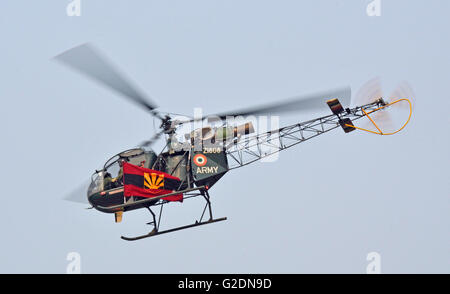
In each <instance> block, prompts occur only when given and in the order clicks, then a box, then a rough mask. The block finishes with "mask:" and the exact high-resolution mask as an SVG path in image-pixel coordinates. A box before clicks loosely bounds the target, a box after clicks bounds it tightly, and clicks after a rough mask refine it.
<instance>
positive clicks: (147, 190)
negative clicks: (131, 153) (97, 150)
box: [123, 162, 183, 201]
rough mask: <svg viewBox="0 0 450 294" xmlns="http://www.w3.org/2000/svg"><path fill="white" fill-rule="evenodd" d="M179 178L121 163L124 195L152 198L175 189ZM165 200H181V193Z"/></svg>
mask: <svg viewBox="0 0 450 294" xmlns="http://www.w3.org/2000/svg"><path fill="white" fill-rule="evenodd" d="M180 184H181V181H180V179H179V178H177V177H174V176H171V175H169V174H167V173H164V172H161V171H157V170H152V169H148V168H143V167H139V166H136V165H133V164H130V163H127V162H124V163H123V187H124V196H125V197H130V196H139V197H146V198H152V197H155V196H160V195H164V194H168V193H172V192H174V191H176V190H177V189H178V188H179V187H180ZM163 199H164V200H167V201H183V194H177V195H171V196H167V197H164V198H163Z"/></svg>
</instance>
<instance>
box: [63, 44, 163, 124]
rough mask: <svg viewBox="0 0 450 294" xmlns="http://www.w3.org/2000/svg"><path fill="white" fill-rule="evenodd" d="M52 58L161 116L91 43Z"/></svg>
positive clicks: (152, 104)
mask: <svg viewBox="0 0 450 294" xmlns="http://www.w3.org/2000/svg"><path fill="white" fill-rule="evenodd" d="M54 59H55V60H57V61H59V62H61V63H63V64H65V65H67V66H69V67H71V68H73V69H75V70H76V71H78V72H81V73H82V74H85V75H87V76H88V77H90V78H91V79H93V80H95V81H97V82H98V83H100V84H102V85H104V86H106V87H109V88H111V89H113V90H115V91H117V92H119V93H120V94H122V95H124V96H125V97H127V98H129V99H130V100H132V101H133V102H135V103H137V104H138V105H140V106H141V107H143V108H144V109H146V110H147V111H150V112H151V113H152V114H153V115H155V116H157V117H158V118H161V117H160V116H159V115H158V114H157V112H156V111H155V110H154V109H155V108H156V107H157V106H156V104H154V103H152V102H150V101H149V100H148V99H147V98H146V97H145V96H144V95H143V94H142V93H140V92H139V91H138V90H137V89H136V88H135V87H134V86H132V85H131V83H130V82H129V81H127V79H125V77H123V76H122V75H121V74H120V73H119V72H118V70H116V69H115V68H114V67H113V66H112V64H111V63H110V62H108V61H107V60H106V58H105V57H104V56H102V54H100V53H99V52H98V51H97V50H96V49H95V48H94V47H93V46H92V45H90V44H88V43H86V44H83V45H80V46H78V47H75V48H72V49H70V50H68V51H66V52H63V53H61V54H60V55H58V56H55V57H54Z"/></svg>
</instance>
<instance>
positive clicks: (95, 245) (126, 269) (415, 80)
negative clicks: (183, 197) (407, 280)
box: [0, 0, 450, 273]
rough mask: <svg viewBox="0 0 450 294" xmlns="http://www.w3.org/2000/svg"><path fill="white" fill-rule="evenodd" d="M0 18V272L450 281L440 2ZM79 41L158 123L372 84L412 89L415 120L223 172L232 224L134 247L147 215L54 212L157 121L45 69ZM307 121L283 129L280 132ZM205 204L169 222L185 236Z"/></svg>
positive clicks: (188, 4)
mask: <svg viewBox="0 0 450 294" xmlns="http://www.w3.org/2000/svg"><path fill="white" fill-rule="evenodd" d="M69 2H70V1H69V0H67V1H56V0H48V1H23V0H22V1H11V0H10V1H2V2H1V4H0V37H1V42H0V58H1V67H0V80H1V81H2V83H1V84H0V97H1V101H2V104H1V107H0V122H1V126H2V139H1V142H2V144H0V150H1V153H2V154H3V155H4V157H3V159H2V161H3V168H2V169H1V170H0V178H1V179H2V180H1V186H2V191H3V192H2V193H1V194H2V203H3V209H2V212H1V215H2V222H1V224H0V228H1V232H2V235H3V237H2V242H1V246H0V249H1V250H0V272H2V273H64V272H65V270H66V266H67V264H68V261H66V256H67V254H68V253H69V252H71V251H76V252H79V253H80V254H81V267H82V272H83V273H99V272H102V273H204V272H208V273H223V272H227V273H228V272H230V273H365V270H366V266H367V263H368V262H367V261H366V256H367V254H368V253H369V252H372V251H376V252H378V253H380V254H381V264H382V272H384V273H444V272H445V273H449V272H450V236H449V226H450V216H449V208H450V198H449V196H450V195H449V178H448V176H449V174H448V167H449V143H450V140H449V127H448V126H449V120H448V109H449V107H450V103H449V101H450V100H449V98H450V97H449V92H448V91H449V82H450V80H449V74H450V72H449V68H450V61H449V60H450V59H449V57H448V52H450V40H449V32H448V28H449V27H450V26H449V25H450V20H449V17H448V14H449V12H450V2H449V1H447V0H441V1H438V0H433V1H420V0H416V1H412V0H408V1H407V0H398V1H387V0H382V15H381V16H380V17H368V16H367V14H366V6H367V4H368V3H369V2H370V1H368V0H367V1H366V0H351V1H350V0H349V1H343V0H341V1H338V0H319V1H261V0H258V1H256V0H255V1H207V0H204V1H113V0H108V1H107V0H97V1H87V0H82V15H81V16H80V17H68V16H67V15H66V5H67V4H68V3H69ZM85 42H92V43H94V44H95V45H96V46H97V47H99V48H101V49H102V51H104V52H106V54H107V56H108V57H109V58H110V59H112V60H113V61H114V63H115V64H116V65H118V66H119V67H120V68H121V69H122V70H123V71H124V72H125V73H126V74H127V76H128V77H130V78H131V79H132V80H133V81H134V82H135V83H136V84H137V85H139V87H140V89H142V90H143V91H145V92H146V93H148V94H149V95H150V96H151V97H153V98H154V99H155V101H157V103H159V105H160V106H161V109H162V110H165V111H172V112H177V113H186V114H188V115H192V113H193V108H194V107H203V110H204V111H205V112H207V113H217V112H222V111H225V110H230V109H235V108H237V107H238V106H242V107H246V106H252V105H255V104H258V103H270V102H273V101H276V100H277V99H283V98H288V97H292V96H295V95H299V94H303V93H310V92H314V91H321V90H326V89H330V88H334V87H337V86H342V85H347V84H349V85H351V86H352V89H353V90H354V92H356V90H357V89H358V88H359V87H360V86H361V85H362V84H363V83H364V82H366V81H367V80H369V79H371V78H372V77H374V76H381V77H382V81H383V86H384V90H385V92H386V93H389V92H390V91H391V90H393V88H394V87H395V85H396V84H398V83H399V82H401V81H402V80H407V81H408V82H409V83H410V84H411V85H412V86H413V88H414V91H415V94H416V97H415V111H414V114H413V120H412V122H411V123H410V125H408V127H407V128H406V129H405V130H404V131H403V132H401V133H400V134H398V135H396V136H392V137H380V136H374V135H370V134H365V133H360V132H353V133H352V134H349V135H345V134H344V133H343V132H342V131H341V130H336V131H334V132H332V133H329V134H327V135H324V136H321V137H319V138H317V139H314V140H311V141H308V142H306V143H304V144H301V145H300V146H297V147H294V148H292V149H289V150H287V151H284V152H283V153H281V154H280V158H279V160H278V161H276V162H273V163H256V164H253V165H250V166H248V167H245V168H242V169H238V170H235V171H233V172H230V173H229V174H227V175H226V176H225V177H224V178H223V179H222V180H221V181H220V182H219V183H218V184H217V185H216V186H214V188H213V189H212V191H211V194H212V198H213V209H214V212H215V216H217V217H222V216H227V217H228V218H229V220H228V221H226V222H222V223H218V224H214V225H208V226H204V227H200V228H194V229H191V230H186V231H182V232H178V233H174V234H169V235H162V236H158V237H156V238H152V239H148V240H143V241H139V242H135V243H129V242H125V241H122V240H121V239H120V238H119V237H120V235H122V234H124V235H133V234H140V233H145V232H147V230H148V229H149V228H148V226H147V227H146V226H145V222H148V221H149V215H148V213H147V212H144V211H137V212H131V213H128V214H125V215H124V222H123V223H121V224H115V223H114V217H113V216H112V215H108V214H102V213H100V212H97V211H93V210H85V209H84V208H85V207H86V206H87V205H86V206H83V205H80V204H74V203H70V202H66V201H62V200H61V199H62V197H63V196H64V195H66V194H67V193H69V192H71V191H72V190H73V189H74V188H76V187H77V186H78V185H79V184H80V183H82V182H83V181H85V180H86V179H87V178H88V177H89V176H90V174H91V173H92V172H93V170H94V169H95V168H98V167H99V166H101V165H102V164H103V163H104V162H105V161H106V160H107V159H108V158H109V157H111V156H112V155H114V154H115V153H117V152H120V151H122V150H124V149H127V148H129V147H133V146H134V145H136V144H137V143H139V142H140V141H142V140H143V139H146V138H147V137H149V136H150V135H151V134H152V133H153V132H154V128H153V121H152V119H151V118H150V117H149V116H148V115H147V114H146V113H145V112H144V111H142V110H141V109H139V108H138V107H136V106H135V105H133V104H130V103H128V102H127V101H125V100H123V99H122V98H121V97H119V96H118V95H116V94H115V93H113V92H111V91H109V90H107V89H105V88H103V87H101V86H98V85H97V84H95V83H93V82H91V81H90V80H87V79H85V78H84V77H82V76H80V75H78V74H77V73H74V72H71V71H70V70H69V69H67V68H66V67H63V66H61V65H60V64H57V63H55V62H52V61H50V59H51V57H53V56H55V55H57V54H59V53H61V52H63V51H65V50H67V49H69V48H72V47H74V46H76V45H79V44H81V43H85ZM313 117H314V113H311V114H310V115H305V114H302V115H301V116H300V115H299V116H298V117H296V116H292V115H291V116H289V117H282V118H281V123H283V124H288V123H293V122H296V121H301V120H306V119H310V118H313ZM201 205H202V202H201V201H195V200H193V201H186V202H185V203H183V204H178V203H177V204H173V205H172V207H167V209H166V211H165V213H166V214H165V217H166V220H167V221H168V222H167V225H168V226H170V225H181V224H184V223H186V222H191V220H192V219H193V217H194V216H198V215H199V214H200V213H201V209H202V206H201Z"/></svg>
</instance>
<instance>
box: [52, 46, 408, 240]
mask: <svg viewBox="0 0 450 294" xmlns="http://www.w3.org/2000/svg"><path fill="white" fill-rule="evenodd" d="M55 59H56V60H57V61H59V62H62V63H63V64H65V65H68V66H69V67H71V68H73V69H75V70H77V71H79V72H81V73H83V74H85V75H87V76H88V77H90V78H91V79H93V80H95V81H97V82H99V83H101V84H103V85H104V86H107V87H109V88H111V89H113V90H115V91H116V92H118V93H120V94H121V95H122V96H124V97H125V98H127V99H129V100H130V101H132V102H134V103H136V104H138V105H139V106H141V107H142V108H143V109H144V110H146V111H147V112H148V113H149V114H150V115H152V116H153V117H155V118H156V119H158V120H159V121H160V126H159V128H160V130H159V131H158V132H156V134H154V135H153V137H151V138H150V139H148V140H146V141H144V142H142V143H141V144H140V145H139V146H138V147H136V148H133V149H130V150H126V151H123V152H120V153H118V154H117V155H115V156H113V157H112V158H110V159H109V160H108V161H107V162H106V163H105V164H104V166H103V168H102V169H100V170H96V171H95V172H94V174H93V175H92V177H91V182H90V185H89V188H88V190H87V200H88V202H89V203H90V204H91V205H92V208H95V209H96V210H98V211H101V212H105V213H112V214H114V216H115V221H116V222H120V221H121V220H122V217H123V213H124V212H127V211H132V210H136V209H141V208H143V209H147V210H148V211H149V212H150V214H151V215H152V221H151V222H149V223H148V224H149V225H152V226H153V229H152V230H151V231H150V232H149V233H148V234H144V235H141V236H137V237H124V236H122V237H121V238H122V239H124V240H128V241H132V240H138V239H143V238H147V237H151V236H156V235H160V234H164V233H169V232H174V231H178V230H182V229H187V228H191V227H196V226H201V225H205V224H211V223H214V222H220V221H224V220H226V217H222V218H214V217H213V213H212V207H211V201H212V199H211V197H210V193H209V191H210V189H211V188H212V187H213V185H214V184H215V183H216V182H217V181H219V180H220V179H221V178H222V177H223V176H224V175H225V174H226V173H227V172H229V171H231V170H233V169H236V168H239V167H243V166H245V165H248V164H250V163H253V162H256V161H258V160H260V159H262V158H265V157H268V156H271V155H273V154H275V153H277V152H279V151H281V150H284V149H287V148H289V147H292V146H294V145H297V144H299V143H302V142H304V141H307V140H309V139H312V138H314V137H317V136H320V135H323V134H325V133H327V132H329V131H331V130H334V129H342V130H343V131H344V132H345V133H350V132H353V131H355V130H361V131H366V132H370V133H373V134H378V135H392V134H395V133H397V132H399V131H400V130H402V129H403V128H404V127H405V126H406V124H407V123H408V122H409V120H410V118H411V112H412V105H411V102H410V101H409V100H408V99H407V98H406V97H397V98H398V99H395V100H394V101H391V102H388V101H386V100H384V99H383V97H381V96H378V94H377V96H376V97H370V99H368V101H366V103H364V104H363V105H360V106H354V107H352V108H349V107H345V106H349V104H350V98H351V90H350V87H343V88H339V89H333V90H330V91H324V92H320V93H317V94H313V95H307V96H302V97H296V98H292V99H289V100H285V101H281V102H277V103H274V104H270V105H263V106H258V107H254V108H247V109H241V110H237V111H230V112H223V113H218V114H215V115H214V116H208V117H193V118H185V119H175V116H174V115H173V114H170V113H163V112H159V111H158V110H157V106H156V104H155V103H153V102H152V100H150V99H149V98H148V97H147V96H145V95H143V94H142V93H141V92H140V91H138V90H137V89H136V88H135V87H134V86H132V84H131V83H130V82H129V81H127V80H126V79H125V78H124V77H123V76H122V75H121V74H120V73H119V72H118V71H117V70H116V69H115V68H114V67H113V66H112V65H111V63H110V62H109V61H107V59H106V58H105V57H104V56H103V55H102V54H100V52H99V51H98V50H97V49H95V48H94V47H93V46H92V45H90V44H83V45H80V46H78V47H75V48H73V49H70V50H68V51H66V52H64V53H62V54H60V55H58V56H56V57H55ZM371 84H372V86H371V87H373V84H374V82H372V83H371ZM375 84H376V83H375ZM376 87H377V86H376ZM373 93H374V92H372V93H369V96H374V95H373ZM402 93H404V91H403V92H401V93H400V94H399V95H401V94H402ZM398 104H406V105H407V106H408V110H409V116H408V119H407V121H406V122H405V123H404V124H403V125H402V126H401V128H399V129H398V130H395V131H391V132H386V131H385V130H383V129H382V128H381V127H380V126H379V124H378V123H377V122H376V118H375V117H376V114H377V113H379V112H382V111H384V110H386V109H387V108H389V107H391V106H394V105H398ZM327 105H328V107H329V109H330V111H331V113H330V114H329V115H325V116H321V117H318V118H314V119H311V120H308V121H304V122H300V123H296V124H293V125H289V126H285V127H281V128H277V129H275V130H271V131H268V132H261V133H256V132H255V127H254V125H253V123H252V122H244V123H242V124H239V125H238V124H236V123H233V120H232V118H234V117H238V116H239V117H244V116H250V115H263V114H269V115H273V114H280V113H284V112H296V111H304V110H307V111H313V110H317V109H323V107H324V106H325V108H326V106H327ZM211 117H213V118H214V119H215V120H216V122H217V121H219V124H217V123H216V124H215V126H212V125H211V124H208V123H209V122H211ZM364 117H367V118H368V119H369V121H370V123H371V124H372V126H373V127H374V128H372V130H371V129H368V128H363V127H359V126H355V125H354V123H353V122H354V121H356V120H359V119H361V118H364ZM204 121H207V123H206V124H204V123H203V122H204ZM199 122H201V127H199V128H196V129H195V128H194V130H193V131H190V132H187V133H186V134H184V136H182V137H183V138H184V140H180V139H179V137H178V134H177V131H178V130H179V129H181V128H180V127H181V126H185V125H187V124H194V125H195V124H198V123H199ZM161 136H164V137H165V143H166V144H165V147H164V149H163V150H162V151H161V152H160V153H156V152H155V151H153V150H152V149H151V146H152V144H153V143H154V142H155V141H156V140H158V138H160V137H161ZM193 197H203V198H204V200H205V206H204V207H203V210H202V213H201V216H200V218H199V220H196V221H195V222H193V223H190V224H187V225H185V226H181V227H175V228H170V229H166V230H161V229H160V224H161V216H162V212H163V207H164V206H166V205H168V204H170V203H171V202H174V201H177V202H182V201H184V200H186V199H189V198H193ZM156 208H159V209H158V210H159V212H158V211H157V210H156ZM155 211H156V213H155ZM206 213H207V214H208V216H206V215H205V214H206Z"/></svg>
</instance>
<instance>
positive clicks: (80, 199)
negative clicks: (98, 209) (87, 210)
mask: <svg viewBox="0 0 450 294" xmlns="http://www.w3.org/2000/svg"><path fill="white" fill-rule="evenodd" d="M89 184H90V181H86V182H85V183H83V184H82V185H80V186H78V187H77V188H76V189H74V190H73V191H72V192H70V193H69V194H67V195H66V196H64V197H63V199H64V200H67V201H71V202H76V203H83V204H88V203H89V202H88V200H87V195H86V193H87V190H88V188H89Z"/></svg>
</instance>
